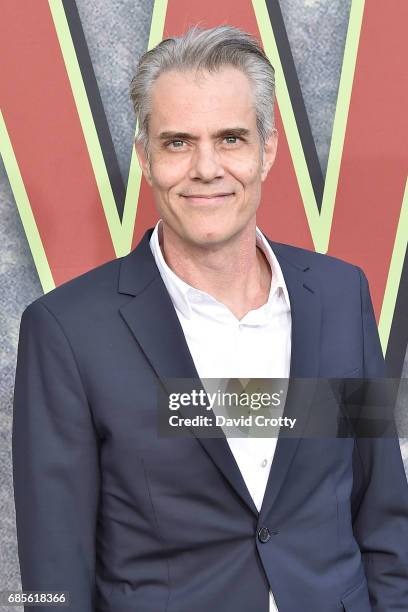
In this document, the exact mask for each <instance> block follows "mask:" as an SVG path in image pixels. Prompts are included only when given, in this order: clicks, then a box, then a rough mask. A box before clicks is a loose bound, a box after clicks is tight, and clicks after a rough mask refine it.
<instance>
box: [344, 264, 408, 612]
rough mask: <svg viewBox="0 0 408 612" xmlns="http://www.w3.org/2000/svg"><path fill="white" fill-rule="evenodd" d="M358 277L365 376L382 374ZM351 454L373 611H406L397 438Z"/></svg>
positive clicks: (357, 528)
mask: <svg viewBox="0 0 408 612" xmlns="http://www.w3.org/2000/svg"><path fill="white" fill-rule="evenodd" d="M359 273H360V288H361V305H362V325H363V338H364V377H365V378H380V377H383V376H384V374H385V367H384V360H383V355H382V349H381V345H380V341H379V337H378V330H377V324H376V321H375V317H374V311H373V307H372V303H371V299H370V294H369V289H368V283H367V279H366V277H365V276H364V274H363V272H362V271H361V270H359ZM354 451H355V452H354V456H353V491H352V515H353V531H354V535H355V538H356V540H357V542H358V544H359V546H360V550H361V554H362V559H363V563H364V567H365V573H366V576H367V582H368V589H369V594H370V602H371V606H372V610H373V612H397V611H398V612H399V611H402V610H408V485H407V479H406V476H405V471H404V465H403V462H402V457H401V450H400V446H399V441H398V437H387V438H386V437H384V438H363V437H361V438H357V439H356V443H355V449H354Z"/></svg>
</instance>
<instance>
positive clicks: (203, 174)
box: [190, 143, 224, 183]
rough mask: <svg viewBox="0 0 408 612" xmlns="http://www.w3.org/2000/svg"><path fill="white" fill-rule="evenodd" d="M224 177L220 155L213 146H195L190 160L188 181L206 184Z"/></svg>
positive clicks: (208, 144)
mask: <svg viewBox="0 0 408 612" xmlns="http://www.w3.org/2000/svg"><path fill="white" fill-rule="evenodd" d="M223 176H224V170H223V167H222V164H221V160H220V155H219V153H218V152H217V151H216V149H215V147H214V145H213V144H210V143H206V144H201V145H197V147H196V149H195V151H194V154H193V156H192V159H191V168H190V179H193V180H201V181H204V182H206V183H208V182H210V181H213V180H214V179H216V178H221V177H223Z"/></svg>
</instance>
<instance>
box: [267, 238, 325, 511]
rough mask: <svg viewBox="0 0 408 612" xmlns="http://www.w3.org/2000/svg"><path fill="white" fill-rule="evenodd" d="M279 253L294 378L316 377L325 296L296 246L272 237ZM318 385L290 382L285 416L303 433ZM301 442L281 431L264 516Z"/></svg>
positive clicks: (274, 498)
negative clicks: (286, 298)
mask: <svg viewBox="0 0 408 612" xmlns="http://www.w3.org/2000/svg"><path fill="white" fill-rule="evenodd" d="M269 242H270V244H271V246H272V249H273V252H274V253H275V255H276V257H277V259H278V262H279V265H280V267H281V269H282V273H283V276H284V279H285V283H286V286H287V289H288V293H289V300H290V306H291V318H292V343H291V344H292V348H291V362H290V378H294V379H301V378H307V379H314V378H317V376H318V372H319V352H320V328H321V310H322V307H321V300H320V295H319V290H318V284H317V282H316V281H315V280H314V279H313V274H312V272H311V270H310V268H309V266H307V265H304V264H302V262H301V261H300V260H299V256H298V255H297V253H299V251H297V250H296V249H293V248H291V247H289V246H286V245H283V244H278V243H273V242H271V241H269ZM313 391H314V385H313V384H312V381H310V380H307V381H304V384H302V381H299V382H297V383H296V385H293V384H292V385H291V384H289V391H288V395H287V401H286V405H285V410H284V416H288V417H290V418H296V419H297V421H296V423H297V430H298V432H299V435H301V433H302V431H303V429H304V427H305V424H306V422H307V417H308V414H309V410H310V406H311V402H312V398H313ZM299 442H300V437H299V438H285V437H284V434H280V435H279V438H278V441H277V445H276V449H275V455H274V459H273V461H272V466H271V470H270V473H269V478H268V483H267V486H266V490H265V495H264V499H263V503H262V508H261V513H260V520H262V517H265V516H266V515H267V514H268V512H269V511H270V509H271V507H272V505H273V503H274V501H275V500H276V498H277V496H278V494H279V491H280V489H281V487H282V485H283V483H284V480H285V477H286V475H287V472H288V470H289V467H290V464H291V462H292V460H293V458H294V456H295V453H296V451H297V449H298V445H299Z"/></svg>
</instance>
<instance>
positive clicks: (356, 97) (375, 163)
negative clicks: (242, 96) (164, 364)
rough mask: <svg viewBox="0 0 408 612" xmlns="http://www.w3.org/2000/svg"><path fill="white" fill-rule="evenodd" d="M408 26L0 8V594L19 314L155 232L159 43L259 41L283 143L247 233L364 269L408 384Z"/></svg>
mask: <svg viewBox="0 0 408 612" xmlns="http://www.w3.org/2000/svg"><path fill="white" fill-rule="evenodd" d="M407 20H408V5H407V3H406V2H405V0H396V1H395V2H393V3H392V7H391V6H390V4H389V3H384V2H382V3H381V2H374V1H372V0H366V1H365V2H364V0H280V2H279V1H278V0H252V1H251V0H206V2H203V1H202V0H201V1H200V0H167V1H165V0H156V1H153V0H110V1H109V2H106V1H105V0H76V1H75V0H48V1H47V0H36V2H26V1H25V0H2V2H1V3H0V252H1V257H0V261H1V264H0V274H1V296H0V300H1V304H0V322H1V334H0V343H1V362H0V363H1V383H0V394H1V407H0V443H1V445H0V541H1V547H0V590H2V589H13V588H14V589H17V588H19V569H18V561H17V547H16V536H15V525H14V520H15V518H14V505H13V489H12V470H11V425H12V397H13V382H14V372H15V362H16V351H17V342H18V330H19V323H20V317H21V314H22V312H23V310H24V308H25V307H26V306H27V305H28V304H29V303H30V302H31V301H33V300H34V299H36V298H37V297H38V296H40V295H42V294H43V293H44V292H47V291H50V290H51V289H53V288H54V287H56V286H58V285H60V284H61V283H64V282H65V281H67V280H69V279H71V278H74V277H75V276H78V275H80V274H82V273H83V272H86V271H87V270H89V269H91V268H94V267H96V266H98V265H100V264H102V263H104V262H105V261H108V260H110V259H113V258H115V257H119V256H121V255H124V254H126V253H128V252H129V251H130V250H131V249H132V248H134V246H135V245H136V244H137V243H138V241H139V240H140V238H141V236H142V235H143V233H144V231H145V230H146V229H147V228H148V227H151V226H153V225H154V223H155V222H156V220H157V214H156V211H155V207H154V203H153V201H152V197H151V194H150V192H149V188H148V186H147V184H146V183H145V182H144V180H143V179H142V178H141V173H140V170H139V167H138V164H137V160H136V155H135V150H134V136H135V127H136V126H135V119H134V115H133V110H132V106H131V103H130V99H129V83H130V80H131V78H132V75H133V72H134V69H135V66H136V64H137V61H138V58H139V57H140V55H141V54H142V53H143V52H144V51H145V50H146V49H147V48H149V47H152V46H154V45H155V44H157V43H158V42H159V41H160V40H161V39H162V38H164V37H168V36H171V35H177V34H180V33H182V32H184V31H185V30H186V29H187V28H188V27H189V26H191V25H193V24H199V25H201V26H204V27H205V26H213V25H216V24H231V25H235V26H238V27H241V28H242V29H244V30H247V31H249V32H251V33H253V34H254V35H255V36H257V37H258V39H259V40H260V41H261V43H262V45H263V47H264V49H265V51H266V53H267V55H268V57H269V58H270V60H271V62H272V64H273V65H274V67H275V71H276V92H277V98H276V101H277V110H276V120H277V129H278V132H279V147H278V156H277V161H276V164H275V166H274V168H273V170H272V172H271V173H270V174H269V177H268V179H267V181H266V183H265V184H264V191H263V197H262V204H261V207H260V210H259V216H258V225H259V226H260V227H261V229H262V230H263V231H264V233H265V234H266V235H267V236H269V237H270V238H272V239H274V240H276V241H280V242H285V243H289V244H295V245H298V246H301V247H305V248H309V249H314V250H316V251H319V252H322V253H329V254H330V255H333V256H336V257H340V258H342V259H345V260H347V261H350V262H352V263H354V264H357V265H359V266H360V267H361V268H362V269H363V270H364V272H365V273H366V275H367V277H368V279H369V283H370V290H371V295H372V299H373V304H374V309H375V314H376V319H377V323H378V329H379V334H380V339H381V344H382V348H383V352H384V355H385V358H386V361H387V365H388V368H389V372H390V374H391V375H392V376H393V377H401V376H404V377H405V376H407V372H408V362H407V359H406V349H407V340H408V314H407V313H408V259H407V257H406V246H407V236H408V231H407V230H408V189H407V157H408V155H407V147H406V142H407V138H408V115H407V113H406V109H407V108H408V82H407V79H406V57H407V55H408V41H407V38H406V35H405V24H406V23H407ZM400 402H401V403H402V406H403V409H404V405H405V408H406V409H407V411H408V400H407V398H406V397H405V396H404V395H402V396H401V397H400ZM407 444H408V443H407V442H405V441H404V440H401V446H402V451H403V455H404V457H405V459H406V467H408V465H407V455H408V452H407ZM20 609H21V608H20ZM7 610H11V608H7ZM16 610H17V608H16Z"/></svg>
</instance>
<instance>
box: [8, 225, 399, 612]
mask: <svg viewBox="0 0 408 612" xmlns="http://www.w3.org/2000/svg"><path fill="white" fill-rule="evenodd" d="M151 232H152V230H149V231H148V232H146V234H145V236H144V238H143V240H142V241H141V243H140V244H139V245H138V246H137V248H136V249H135V250H133V251H132V252H131V253H130V254H129V255H127V256H125V257H123V258H119V259H117V260H114V261H111V262H109V263H107V264H104V265H102V266H100V267H98V268H96V269H94V270H92V271H90V272H88V273H86V274H84V275H82V276H80V277H78V278H76V279H74V280H72V281H70V282H68V283H66V284H64V285H62V286H60V287H59V288H57V289H55V290H54V291H51V292H50V293H48V294H46V295H44V296H42V297H41V298H39V299H38V300H36V301H35V302H33V303H32V304H31V305H30V306H29V307H28V308H27V309H26V310H25V312H24V314H23V317H22V321H21V330H20V339H19V349H18V363H17V371H16V385H15V397H14V421H13V462H14V487H15V503H16V518H17V535H18V550H19V558H20V566H21V576H22V584H23V588H24V589H26V590H36V591H43V590H46V591H49V590H63V591H69V592H70V596H71V599H70V601H71V603H70V607H69V608H68V609H69V610H71V611H72V612H208V610H209V609H211V610H212V611H213V612H249V611H257V612H267V611H268V592H269V589H272V591H273V593H274V596H275V599H276V603H277V606H278V608H279V612H300V611H302V612H336V611H337V612H338V611H339V610H347V611H348V612H369V611H370V610H373V611H375V612H394V611H395V612H396V611H402V610H408V573H407V567H408V487H407V482H406V477H405V473H404V469H403V463H402V459H401V453H400V449H399V445H398V440H397V439H392V438H391V439H390V438H388V439H369V438H365V439H363V438H359V439H357V440H356V439H354V438H342V439H335V438H333V439H327V438H326V439H323V438H321V439H300V440H299V439H284V438H279V440H278V443H277V448H276V453H275V457H274V460H273V464H272V467H271V472H270V476H269V480H268V484H267V488H266V492H265V497H264V500H263V504H262V508H261V511H260V512H259V513H258V512H257V510H256V508H255V506H254V503H253V501H252V499H251V496H250V494H249V492H248V490H247V488H246V485H245V483H244V480H243V478H242V476H241V473H240V471H239V469H238V467H237V464H236V462H235V460H234V457H233V455H232V453H231V451H230V449H229V446H228V443H227V441H226V439H225V438H221V439H213V438H201V439H198V438H197V437H195V436H191V437H186V438H181V439H171V438H163V437H161V438H160V437H158V435H157V427H156V425H157V415H156V410H155V406H156V393H157V384H158V380H161V379H163V378H165V377H185V378H187V377H198V374H197V372H196V369H195V366H194V363H193V360H192V357H191V354H190V352H189V350H188V346H187V343H186V341H185V338H184V335H183V331H182V328H181V325H180V323H179V320H178V317H177V315H176V312H175V310H174V307H173V305H172V302H171V300H170V297H169V295H168V293H167V291H166V288H165V286H164V284H163V282H162V279H161V277H160V274H159V272H158V269H157V266H156V264H155V262H154V259H153V256H152V253H151V251H150V247H149V238H150V235H151ZM271 246H272V248H273V250H274V252H275V254H276V256H277V258H278V260H279V264H280V266H281V267H282V271H283V275H284V278H285V281H286V284H287V287H288V291H289V296H290V301H291V308H292V356H291V364H290V373H291V376H292V377H300V378H302V377H343V376H361V377H374V376H382V375H383V359H382V353H381V348H380V344H379V339H378V333H377V326H376V323H375V319H374V315H373V309H372V305H371V301H370V297H369V290H368V285H367V280H366V278H365V276H364V274H363V273H362V271H361V270H360V269H359V268H357V267H354V266H352V265H349V264H346V263H344V262H341V261H339V260H336V259H334V258H331V257H328V256H324V255H320V254H316V253H313V252H309V251H306V250H302V249H298V248H295V247H291V246H287V245H283V244H277V243H273V242H271ZM214 350H216V347H214ZM30 609H31V608H30ZM37 610H39V612H41V611H44V612H45V611H48V610H49V608H48V607H41V606H40V607H38V608H37Z"/></svg>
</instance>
